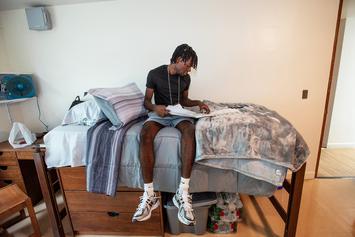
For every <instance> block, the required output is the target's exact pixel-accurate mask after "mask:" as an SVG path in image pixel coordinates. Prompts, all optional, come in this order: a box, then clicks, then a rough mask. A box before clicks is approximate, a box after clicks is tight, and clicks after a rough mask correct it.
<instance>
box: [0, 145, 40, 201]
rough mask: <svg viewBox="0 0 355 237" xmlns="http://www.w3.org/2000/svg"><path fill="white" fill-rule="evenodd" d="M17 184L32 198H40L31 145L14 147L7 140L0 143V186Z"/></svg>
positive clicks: (33, 199) (38, 199) (35, 199)
mask: <svg viewBox="0 0 355 237" xmlns="http://www.w3.org/2000/svg"><path fill="white" fill-rule="evenodd" d="M8 184H17V185H18V186H19V187H20V189H21V190H22V191H24V192H25V193H26V194H27V195H28V196H29V197H30V198H31V200H32V203H33V205H35V204H36V203H38V202H39V201H40V200H41V199H42V192H41V188H40V184H39V181H38V177H37V173H36V167H35V164H34V162H33V149H31V147H28V148H22V149H14V148H12V146H11V145H10V144H9V143H8V142H1V143H0V187H3V186H6V185H8Z"/></svg>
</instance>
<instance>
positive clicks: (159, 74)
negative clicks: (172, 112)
mask: <svg viewBox="0 0 355 237" xmlns="http://www.w3.org/2000/svg"><path fill="white" fill-rule="evenodd" d="M179 77H180V103H181V99H182V93H183V92H184V91H185V90H188V89H189V86H190V81H191V79H190V75H189V74H187V75H185V76H180V75H170V88H171V97H172V101H173V104H177V103H178V79H179ZM146 86H147V88H151V89H153V90H154V100H155V104H157V105H171V102H170V93H169V82H168V65H162V66H160V67H157V68H155V69H152V70H151V71H150V72H149V73H148V77H147V84H146Z"/></svg>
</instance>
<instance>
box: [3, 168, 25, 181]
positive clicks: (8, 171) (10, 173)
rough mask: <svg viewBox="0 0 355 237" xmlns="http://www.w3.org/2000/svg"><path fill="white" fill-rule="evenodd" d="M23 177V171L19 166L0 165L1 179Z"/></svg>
mask: <svg viewBox="0 0 355 237" xmlns="http://www.w3.org/2000/svg"><path fill="white" fill-rule="evenodd" d="M20 178H21V171H20V169H19V168H18V166H12V165H8V166H6V165H5V166H0V179H5V180H8V179H9V180H13V179H20Z"/></svg>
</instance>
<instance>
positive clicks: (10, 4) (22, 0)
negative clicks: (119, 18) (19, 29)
mask: <svg viewBox="0 0 355 237" xmlns="http://www.w3.org/2000/svg"><path fill="white" fill-rule="evenodd" d="M100 1H109V0H0V11H7V10H14V9H23V8H26V7H34V6H54V5H65V4H77V3H86V2H100Z"/></svg>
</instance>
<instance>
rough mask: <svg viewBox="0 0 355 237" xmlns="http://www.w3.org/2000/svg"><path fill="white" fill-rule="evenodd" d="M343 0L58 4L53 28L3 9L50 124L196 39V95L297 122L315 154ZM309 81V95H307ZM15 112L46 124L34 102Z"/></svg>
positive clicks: (8, 39) (141, 80) (141, 75)
mask: <svg viewBox="0 0 355 237" xmlns="http://www.w3.org/2000/svg"><path fill="white" fill-rule="evenodd" d="M337 9H338V1H334V0H314V1H308V0H299V1H282V0H272V1H262V0H253V1H242V0H238V1H235V0H224V1H220V0H195V1H187V0H181V1H164V0H153V1H138V0H131V1H128V0H125V1H123V0H122V1H110V2H100V3H89V4H78V5H66V6H57V7H51V8H50V9H49V10H50V13H51V16H52V20H53V22H54V29H53V30H51V31H46V32H35V31H29V30H28V28H27V23H26V19H25V13H24V10H14V11H7V12H2V13H0V21H1V22H3V25H4V34H5V44H6V49H7V50H8V52H11V53H9V64H10V66H11V68H12V69H14V70H16V71H19V72H33V73H34V74H35V75H36V80H37V85H38V87H39V99H40V105H41V108H42V110H43V112H44V118H45V120H46V121H47V123H49V125H50V127H51V128H53V127H54V126H56V125H58V124H59V123H60V121H61V119H62V117H63V115H64V112H65V110H66V109H67V108H68V106H69V104H70V102H71V100H73V99H74V97H75V95H77V94H82V92H83V91H85V90H87V89H89V88H92V87H109V86H121V85H124V84H126V83H128V82H131V81H135V82H136V83H137V84H138V85H139V86H140V88H141V89H142V90H143V89H144V87H145V81H146V75H147V72H148V71H149V69H151V68H154V67H156V66H159V65H161V64H164V63H168V62H169V59H170V57H171V54H172V52H173V50H174V49H175V47H176V46H177V45H178V44H181V43H184V42H186V43H189V44H190V45H191V46H192V47H193V48H194V49H195V50H196V52H197V54H198V56H199V67H198V71H197V72H192V74H191V76H192V86H191V90H190V97H191V98H193V99H210V100H213V101H217V102H222V101H223V102H254V103H258V104H262V105H265V106H267V107H269V108H271V109H274V110H276V111H278V112H279V113H280V114H281V115H283V116H284V117H286V118H287V119H289V120H290V122H291V123H293V125H294V126H295V127H296V128H297V129H298V130H299V131H300V133H301V134H302V135H303V136H304V138H305V139H306V141H307V143H308V145H309V146H310V149H311V153H312V154H311V157H310V162H309V163H308V166H307V167H308V168H307V172H308V173H307V176H308V177H311V176H312V177H313V175H314V170H315V163H316V158H317V152H318V145H319V139H320V132H321V126H322V118H323V110H324V104H325V96H326V89H327V83H328V76H329V75H328V74H329V68H330V61H331V53H332V46H333V38H334V32H335V25H336V16H337ZM302 89H308V90H309V98H308V99H307V100H302V99H301V92H302ZM13 110H14V113H15V116H16V118H17V120H23V121H24V122H25V123H26V124H27V125H28V126H29V127H30V128H31V129H33V130H41V129H42V127H41V126H40V123H39V122H38V121H37V120H36V117H35V116H33V113H35V112H34V111H36V110H35V107H34V106H32V105H31V103H26V104H18V105H16V108H13Z"/></svg>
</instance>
